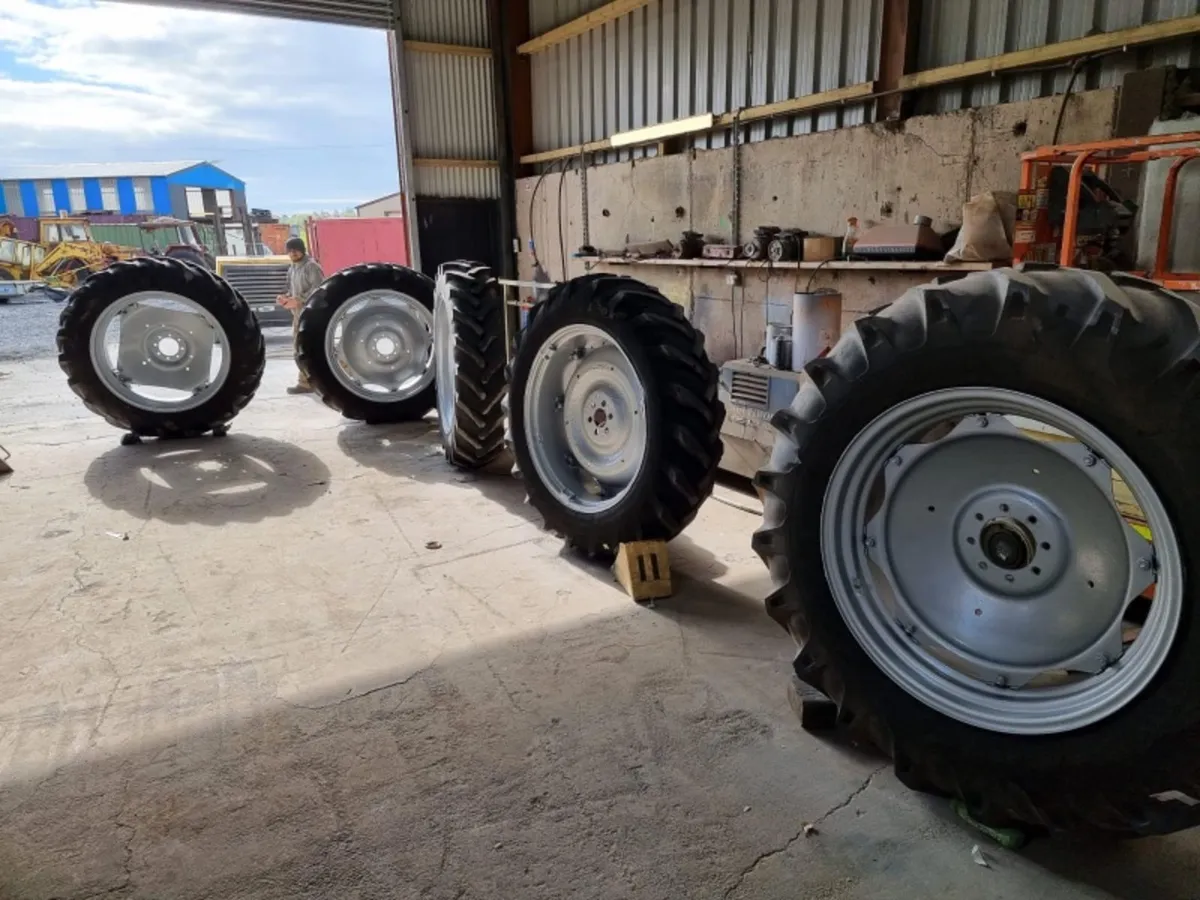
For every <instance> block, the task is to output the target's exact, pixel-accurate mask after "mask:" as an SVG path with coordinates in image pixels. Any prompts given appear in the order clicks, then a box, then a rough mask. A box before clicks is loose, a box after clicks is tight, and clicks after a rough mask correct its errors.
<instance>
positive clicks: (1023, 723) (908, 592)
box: [821, 388, 1183, 735]
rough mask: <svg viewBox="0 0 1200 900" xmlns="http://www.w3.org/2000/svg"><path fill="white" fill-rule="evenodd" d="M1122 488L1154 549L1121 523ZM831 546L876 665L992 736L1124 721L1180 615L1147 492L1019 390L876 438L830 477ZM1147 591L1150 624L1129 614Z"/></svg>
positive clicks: (1152, 495) (1113, 459)
mask: <svg viewBox="0 0 1200 900" xmlns="http://www.w3.org/2000/svg"><path fill="white" fill-rule="evenodd" d="M1114 473H1115V474H1116V475H1117V476H1118V478H1119V479H1120V481H1123V482H1124V485H1125V486H1126V487H1127V488H1128V490H1129V491H1130V493H1131V494H1132V496H1133V498H1134V500H1135V501H1136V503H1137V506H1138V507H1140V510H1141V513H1142V515H1143V516H1144V518H1145V521H1146V525H1147V527H1148V529H1149V532H1150V534H1151V535H1152V541H1153V543H1151V541H1149V540H1147V539H1146V538H1145V537H1143V536H1142V535H1141V534H1139V533H1138V531H1136V530H1135V529H1134V528H1133V527H1132V526H1131V525H1130V524H1129V523H1128V522H1127V521H1126V520H1125V519H1124V518H1122V516H1121V512H1120V510H1119V508H1118V506H1117V502H1116V499H1115V498H1114V495H1113V490H1114V477H1113V476H1114ZM821 545H822V557H823V562H824V567H825V574H826V577H827V578H828V581H829V585H830V588H831V590H832V593H833V598H834V601H835V603H836V605H837V607H838V610H839V612H840V613H841V615H842V618H843V619H844V620H845V622H846V624H847V626H848V627H849V628H850V631H851V632H852V633H853V634H854V637H855V638H856V639H857V641H858V642H859V644H860V646H861V647H862V648H863V649H864V650H865V651H866V653H867V654H868V656H870V658H871V660H872V661H873V662H874V663H875V664H876V665H877V666H878V667H879V668H880V669H882V670H883V671H884V672H885V673H886V674H887V676H888V677H889V678H891V679H892V681H894V682H895V683H896V684H898V685H899V686H900V687H901V688H903V689H904V690H905V691H907V692H908V693H909V694H911V695H912V696H914V697H916V698H917V699H918V700H920V701H921V702H922V703H924V704H925V705H927V706H929V707H932V708H933V709H936V710H938V711H939V712H941V713H944V714H945V715H947V716H950V717H952V718H954V719H957V720H959V721H961V722H965V723H967V724H968V725H974V726H976V727H979V728H985V729H988V730H991V731H998V732H1004V733H1009V734H1025V735H1030V734H1054V733H1061V732H1065V731H1072V730H1075V729H1078V728H1082V727H1084V726H1086V725H1090V724H1093V723H1095V722H1098V721H1100V720H1102V719H1105V718H1107V717H1108V716H1110V715H1112V714H1113V713H1114V712H1116V711H1117V710H1118V709H1120V708H1122V707H1123V706H1125V705H1126V704H1128V703H1129V702H1130V701H1132V700H1133V699H1134V698H1135V697H1137V696H1138V695H1139V694H1140V693H1141V692H1142V691H1143V690H1144V689H1145V688H1146V686H1147V685H1148V684H1149V682H1150V681H1151V679H1152V678H1153V677H1154V675H1155V673H1157V672H1158V670H1159V668H1160V667H1161V666H1162V664H1163V661H1164V660H1165V659H1166V657H1167V655H1168V654H1169V652H1170V650H1171V646H1172V644H1173V642H1174V639H1175V635H1176V631H1177V629H1178V626H1179V620H1180V616H1181V612H1182V608H1183V570H1182V562H1181V555H1180V550H1179V544H1178V542H1177V540H1176V537H1175V532H1174V528H1173V527H1172V524H1171V521H1170V519H1169V517H1168V515H1167V512H1166V509H1165V507H1164V505H1163V503H1162V500H1161V499H1160V498H1159V496H1158V494H1157V492H1156V491H1155V490H1154V488H1153V487H1152V485H1151V484H1150V481H1149V479H1148V478H1147V477H1146V476H1145V474H1144V473H1143V472H1142V471H1141V469H1140V468H1138V466H1137V465H1136V464H1135V463H1134V462H1133V460H1132V459H1131V458H1130V457H1129V456H1128V454H1126V453H1125V452H1124V451H1123V450H1122V449H1121V448H1120V447H1119V446H1117V444H1116V443H1115V442H1114V441H1113V440H1112V439H1110V438H1109V437H1108V436H1107V435H1106V434H1104V433H1103V432H1102V431H1100V430H1099V429H1098V428H1096V427H1095V426H1094V425H1092V424H1091V423H1089V422H1087V421H1085V420H1084V419H1082V418H1081V417H1079V416H1077V415H1075V414H1074V413H1072V412H1070V411H1068V410H1066V409H1063V408H1062V407H1060V406H1057V405H1056V404H1053V403H1050V402H1048V401H1046V400H1042V399H1040V398H1037V397H1033V396H1030V395H1027V394H1022V393H1017V392H1013V391H1005V390H999V389H990V388H955V389H951V390H945V391H937V392H934V393H930V394H924V395H922V396H919V397H915V398H913V399H911V400H907V401H905V402H903V403H900V404H898V405H897V406H895V407H893V408H892V409H890V410H888V411H887V412H886V413H884V414H883V415H881V416H879V417H878V418H877V419H875V420H874V421H873V422H871V423H870V424H869V425H868V426H867V427H866V428H864V429H863V430H862V431H861V432H860V433H859V434H858V435H857V436H856V437H855V438H854V440H853V441H851V443H850V445H849V446H848V447H847V448H846V451H845V452H844V453H843V455H842V457H841V459H840V460H839V461H838V464H837V466H836V467H835V468H834V472H833V475H832V477H831V479H830V482H829V486H828V488H827V489H826V494H825V499H824V504H823V507H822V511H821ZM1151 585H1153V586H1154V599H1153V601H1152V602H1151V603H1150V604H1149V612H1148V614H1147V615H1146V617H1145V620H1144V622H1142V623H1141V624H1140V626H1138V625H1136V624H1135V623H1134V622H1131V621H1128V620H1127V619H1126V616H1127V615H1128V614H1129V613H1130V609H1129V607H1130V604H1131V603H1132V602H1133V601H1134V599H1135V598H1137V597H1138V596H1139V595H1141V594H1142V593H1143V592H1144V591H1145V590H1146V589H1147V588H1149V587H1150V586H1151Z"/></svg>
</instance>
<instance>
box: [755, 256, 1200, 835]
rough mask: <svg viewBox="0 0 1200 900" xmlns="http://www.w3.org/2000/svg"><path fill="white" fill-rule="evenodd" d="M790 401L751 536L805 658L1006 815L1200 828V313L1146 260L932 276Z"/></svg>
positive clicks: (972, 801)
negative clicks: (1114, 270) (1131, 270)
mask: <svg viewBox="0 0 1200 900" xmlns="http://www.w3.org/2000/svg"><path fill="white" fill-rule="evenodd" d="M807 372H808V375H809V381H807V382H806V384H805V385H804V386H803V387H802V389H801V391H800V393H799V394H798V395H797V397H796V400H795V402H794V403H793V404H792V407H791V409H789V410H784V411H782V412H780V413H778V414H777V415H776V418H775V425H776V427H777V428H778V429H779V432H780V434H779V437H778V439H777V444H776V448H775V451H774V455H773V458H772V461H771V465H770V466H769V467H768V468H767V469H766V470H764V471H763V472H761V473H760V474H759V477H758V484H759V486H760V487H761V488H762V489H763V491H764V494H765V498H766V503H765V518H764V525H763V527H762V529H760V531H759V532H758V533H757V534H756V535H755V546H756V549H757V550H758V552H759V553H760V554H761V555H762V556H763V558H764V559H765V560H766V562H767V564H768V566H769V567H770V570H771V574H772V576H773V581H774V582H775V585H776V588H775V591H774V593H772V595H771V596H770V597H769V598H768V601H767V608H768V612H769V613H770V614H771V615H772V616H773V617H774V618H775V619H776V621H778V622H779V623H780V624H781V625H783V626H784V627H785V628H787V629H788V630H789V631H790V632H791V634H792V635H793V636H794V637H795V639H796V641H797V643H798V644H799V648H800V649H799V653H798V655H797V657H796V659H795V669H796V673H797V675H798V676H799V677H800V678H801V679H802V680H803V681H805V682H808V683H809V684H811V685H813V686H814V687H816V688H818V689H819V690H821V691H822V692H824V693H825V694H826V695H828V696H829V697H830V698H832V699H833V700H834V701H835V702H836V704H837V705H838V707H839V715H840V719H841V720H842V721H843V722H844V723H846V724H847V725H848V727H849V728H850V729H852V731H854V732H856V733H857V734H858V735H859V736H860V737H862V738H863V739H866V740H869V741H873V742H874V743H875V744H877V745H878V746H879V747H880V748H881V749H882V750H884V751H885V752H888V753H890V754H891V755H892V756H893V758H894V761H895V767H896V773H897V775H898V777H899V778H900V780H901V781H903V782H904V783H906V784H908V785H909V786H911V787H914V788H917V789H922V790H928V791H932V792H935V793H940V794H945V795H951V796H955V797H958V798H961V799H962V800H964V801H966V803H967V804H968V806H969V807H970V808H971V809H972V810H973V811H974V812H975V814H976V815H977V816H978V817H980V818H982V819H984V820H992V821H996V822H1003V821H1008V822H1012V821H1017V822H1025V823H1030V824H1033V825H1036V826H1043V827H1048V828H1068V827H1079V826H1085V827H1092V828H1099V829H1106V830H1110V831H1114V832H1120V833H1126V834H1129V833H1137V834H1149V833H1159V832H1166V831H1172V830H1175V829H1177V828H1181V827H1186V826H1188V825H1191V824H1196V823H1200V815H1198V813H1200V753H1198V751H1200V691H1198V690H1197V689H1196V685H1197V684H1198V683H1200V681H1198V679H1200V617H1197V616H1196V615H1195V610H1194V608H1193V604H1194V603H1195V602H1196V599H1197V597H1196V595H1197V587H1196V584H1195V582H1194V581H1192V580H1190V579H1189V575H1188V573H1189V572H1196V571H1200V569H1198V566H1200V558H1198V557H1197V550H1198V549H1200V477H1198V476H1197V474H1196V467H1195V460H1196V459H1197V458H1198V454H1200V435H1198V433H1197V432H1196V430H1195V425H1194V423H1195V421H1196V418H1197V414H1198V413H1200V393H1198V392H1197V387H1200V381H1198V379H1197V376H1198V374H1200V328H1198V327H1197V311H1196V310H1195V309H1194V308H1193V307H1192V306H1190V305H1189V304H1188V302H1187V301H1185V300H1184V299H1183V298H1181V297H1179V296H1176V295H1173V294H1170V293H1168V292H1166V291H1163V290H1161V289H1160V288H1158V287H1156V286H1155V285H1153V284H1151V283H1149V282H1145V281H1142V280H1139V279H1135V278H1131V277H1128V276H1116V277H1113V278H1109V277H1106V276H1104V275H1101V274H1098V273H1094V272H1083V271H1078V270H1055V269H1053V268H1047V267H1041V268H1036V269H1035V268H1028V269H1023V270H997V271H995V272H988V273H979V274H976V275H972V276H969V277H967V278H965V279H962V280H961V281H956V282H954V283H952V284H948V285H944V286H929V287H923V288H917V289H914V290H912V291H910V292H909V293H908V294H906V295H905V296H904V297H903V298H901V299H900V300H898V301H897V302H896V303H894V304H892V305H891V306H890V307H888V308H887V309H886V310H884V311H883V312H881V313H880V314H878V315H873V316H868V317H866V318H863V319H860V320H859V321H858V322H857V323H856V324H855V328H854V329H853V330H851V331H850V332H849V333H848V334H846V335H845V336H844V337H843V338H842V340H841V341H840V342H839V343H838V345H837V346H836V347H835V348H834V350H833V352H832V353H831V354H830V355H829V356H828V357H826V358H824V359H821V360H817V361H815V362H813V363H811V364H810V365H809V366H808V367H807Z"/></svg>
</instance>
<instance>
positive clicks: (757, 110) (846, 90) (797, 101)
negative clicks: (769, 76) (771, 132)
mask: <svg viewBox="0 0 1200 900" xmlns="http://www.w3.org/2000/svg"><path fill="white" fill-rule="evenodd" d="M874 93H875V82H873V81H864V82H863V83H862V84H848V85H846V86H845V87H840V88H834V89H833V90H830V91H819V92H818V93H815V94H808V95H807V96H804V97H793V98H792V99H790V100H777V101H776V102H774V103H765V104H763V105H762V106H747V107H746V108H745V109H743V110H742V111H741V114H740V115H737V116H736V117H737V121H738V122H741V123H742V124H745V123H746V122H755V121H758V120H760V119H772V118H774V117H775V116H790V115H793V114H795V113H802V112H810V111H812V110H814V109H821V108H823V107H826V106H840V105H841V104H843V103H852V102H854V101H856V100H866V99H867V98H868V97H870V96H872V95H873V94H874ZM734 117H735V113H731V112H727V113H721V115H719V116H716V117H715V119H714V124H715V126H716V127H718V128H722V127H724V128H728V127H730V126H732V125H733V122H734Z"/></svg>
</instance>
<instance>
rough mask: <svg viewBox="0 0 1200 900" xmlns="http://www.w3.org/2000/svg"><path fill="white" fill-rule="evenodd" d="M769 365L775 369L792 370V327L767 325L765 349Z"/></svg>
mask: <svg viewBox="0 0 1200 900" xmlns="http://www.w3.org/2000/svg"><path fill="white" fill-rule="evenodd" d="M765 356H766V358H767V365H769V366H770V367H771V368H773V369H790V368H791V367H792V328H791V326H790V325H776V324H774V323H771V324H768V325H767V345H766V349H765Z"/></svg>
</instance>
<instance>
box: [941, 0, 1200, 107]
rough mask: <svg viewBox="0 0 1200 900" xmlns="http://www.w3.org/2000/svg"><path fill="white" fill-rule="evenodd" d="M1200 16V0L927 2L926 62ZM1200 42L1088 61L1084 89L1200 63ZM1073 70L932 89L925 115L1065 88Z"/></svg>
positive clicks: (1082, 76) (1081, 80) (944, 61)
mask: <svg viewBox="0 0 1200 900" xmlns="http://www.w3.org/2000/svg"><path fill="white" fill-rule="evenodd" d="M1196 13H1200V0H922V7H921V46H920V55H919V64H920V67H921V68H922V69H932V68H936V67H938V66H947V65H951V64H953V63H958V62H965V61H967V60H972V59H980V58H982V57H986V56H995V55H996V54H998V53H1008V52H1011V51H1013V50H1025V49H1028V48H1030V47H1041V46H1043V45H1045V44H1053V43H1056V42H1058V41H1068V40H1071V39H1073V38H1080V37H1084V36H1086V35H1088V34H1090V33H1092V32H1094V31H1117V30H1119V29H1122V28H1133V27H1136V26H1138V25H1145V24H1149V23H1151V22H1160V21H1163V20H1165V19H1175V18H1178V17H1180V16H1189V15H1194V14H1196ZM1198 62H1200V44H1198V43H1197V42H1195V41H1187V40H1185V41H1181V42H1176V43H1174V44H1161V45H1157V46H1154V47H1146V48H1141V49H1134V50H1133V51H1131V52H1129V53H1115V54H1110V55H1108V56H1106V57H1104V58H1102V59H1098V60H1096V61H1094V62H1092V63H1090V64H1088V65H1087V66H1086V67H1085V68H1084V70H1083V71H1081V72H1080V75H1079V78H1078V79H1077V80H1076V83H1075V87H1076V89H1077V90H1085V89H1090V88H1098V87H1115V86H1119V85H1120V83H1121V79H1122V78H1124V76H1125V73H1127V72H1130V71H1132V70H1134V69H1140V68H1149V67H1152V66H1161V65H1168V64H1171V65H1181V66H1187V65H1196V64H1197V63H1198ZM1070 77H1071V76H1070V72H1069V71H1068V70H1066V69H1062V68H1059V69H1055V70H1053V71H1047V72H1034V73H1030V74H1023V75H1005V76H1001V77H999V78H990V79H986V80H982V81H979V82H975V83H973V84H966V85H952V86H949V87H944V88H938V89H936V90H933V91H928V92H926V93H925V94H924V95H923V96H922V98H921V107H920V110H921V111H922V112H935V111H936V112H943V111H946V110H952V109H963V108H966V107H971V106H986V105H988V104H992V103H1010V102H1014V101H1017V100H1029V99H1032V98H1034V97H1047V96H1051V95H1053V94H1056V93H1061V92H1062V91H1063V90H1065V89H1066V86H1067V82H1068V81H1069V79H1070Z"/></svg>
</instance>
